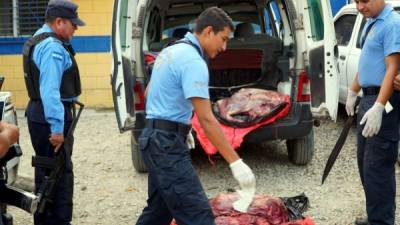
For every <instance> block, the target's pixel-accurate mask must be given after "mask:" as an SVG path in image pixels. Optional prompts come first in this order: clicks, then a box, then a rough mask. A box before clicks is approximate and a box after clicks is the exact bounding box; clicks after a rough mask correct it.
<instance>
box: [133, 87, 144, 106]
mask: <svg viewBox="0 0 400 225" xmlns="http://www.w3.org/2000/svg"><path fill="white" fill-rule="evenodd" d="M133 90H134V92H135V110H144V90H143V87H142V85H141V84H140V82H139V81H136V84H135V87H134V88H133Z"/></svg>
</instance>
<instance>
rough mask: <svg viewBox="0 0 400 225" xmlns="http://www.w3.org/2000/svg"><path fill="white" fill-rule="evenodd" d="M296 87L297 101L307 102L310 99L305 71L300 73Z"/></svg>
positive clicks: (308, 82)
mask: <svg viewBox="0 0 400 225" xmlns="http://www.w3.org/2000/svg"><path fill="white" fill-rule="evenodd" d="M298 87H299V88H298V90H297V101H298V102H309V101H310V100H311V92H310V79H308V76H307V73H306V72H305V71H303V72H301V73H300V76H299V86H298Z"/></svg>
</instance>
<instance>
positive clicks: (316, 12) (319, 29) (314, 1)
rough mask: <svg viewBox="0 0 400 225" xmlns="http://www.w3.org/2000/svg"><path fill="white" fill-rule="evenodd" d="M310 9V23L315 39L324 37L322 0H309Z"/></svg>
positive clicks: (318, 39)
mask: <svg viewBox="0 0 400 225" xmlns="http://www.w3.org/2000/svg"><path fill="white" fill-rule="evenodd" d="M307 2H308V6H309V9H310V13H309V15H310V23H311V24H310V25H311V32H312V38H313V40H314V41H320V40H322V39H324V20H323V16H322V5H321V0H307Z"/></svg>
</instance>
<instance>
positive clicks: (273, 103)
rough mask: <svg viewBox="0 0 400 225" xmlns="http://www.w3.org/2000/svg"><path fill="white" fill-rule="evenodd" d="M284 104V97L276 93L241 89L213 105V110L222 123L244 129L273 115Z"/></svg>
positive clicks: (285, 100)
mask: <svg viewBox="0 0 400 225" xmlns="http://www.w3.org/2000/svg"><path fill="white" fill-rule="evenodd" d="M286 104H288V102H287V98H286V97H285V95H283V94H280V93H278V92H276V91H269V90H263V89H257V88H242V89H240V90H239V91H238V92H236V93H234V94H233V95H232V96H231V97H230V98H224V99H221V100H218V101H217V102H216V103H214V106H213V110H214V114H216V116H217V118H218V119H220V121H221V122H222V123H224V124H227V125H237V126H239V127H245V126H246V125H247V126H250V125H252V124H254V123H258V122H260V121H261V120H263V119H266V118H269V117H270V116H273V115H275V114H276V113H277V112H279V110H280V109H282V108H283V107H284V106H285V105H286Z"/></svg>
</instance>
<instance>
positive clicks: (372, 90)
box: [362, 87, 381, 96]
mask: <svg viewBox="0 0 400 225" xmlns="http://www.w3.org/2000/svg"><path fill="white" fill-rule="evenodd" d="M380 90H381V87H363V88H362V91H363V94H364V96H365V95H378V94H379V91H380Z"/></svg>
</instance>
